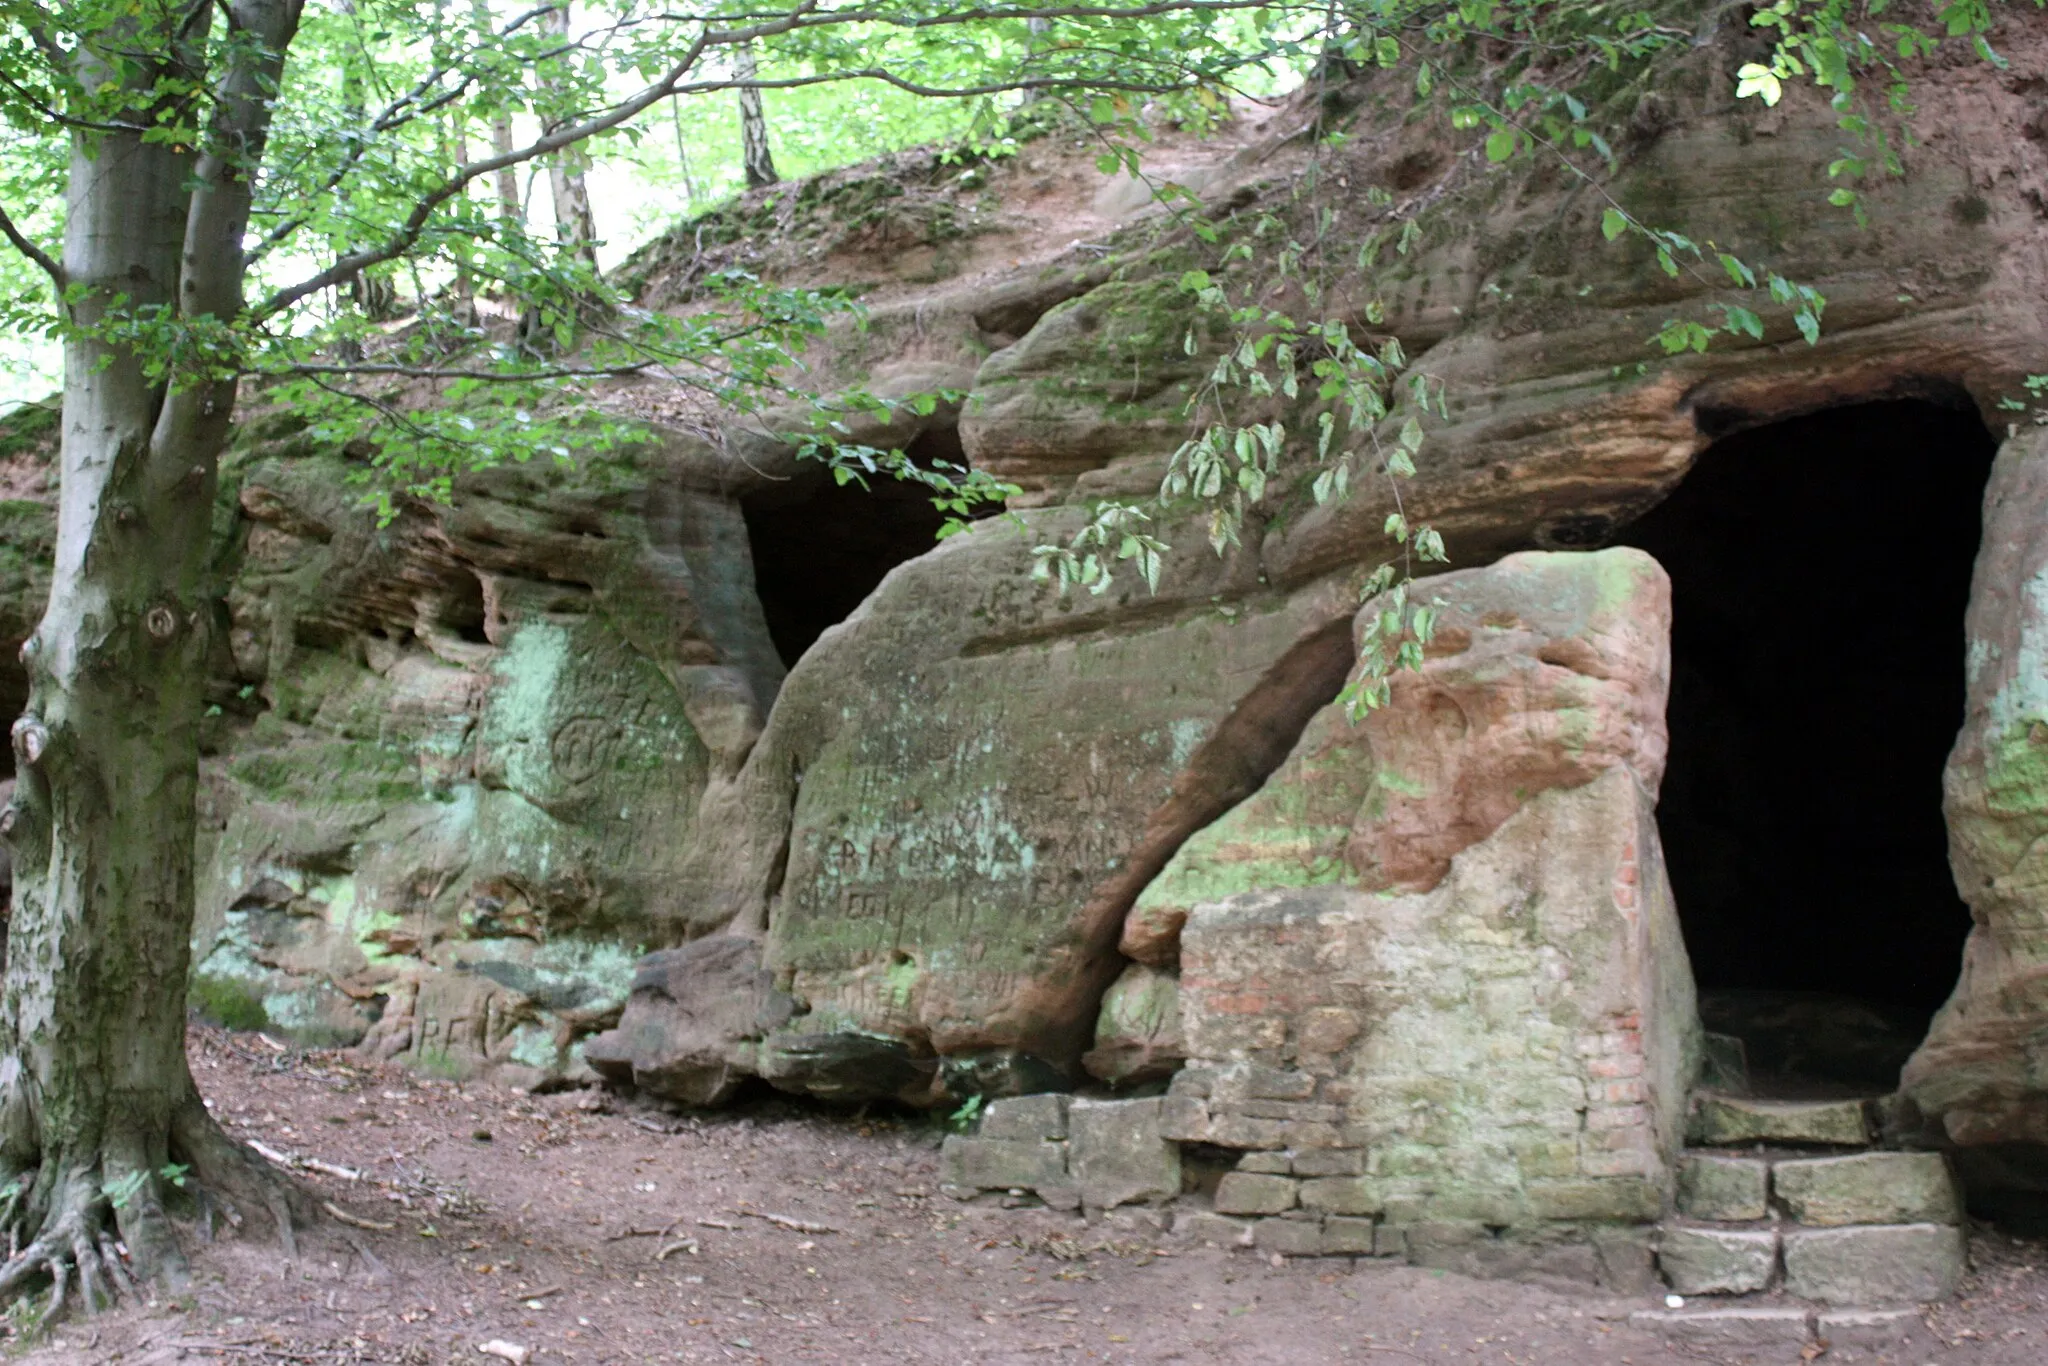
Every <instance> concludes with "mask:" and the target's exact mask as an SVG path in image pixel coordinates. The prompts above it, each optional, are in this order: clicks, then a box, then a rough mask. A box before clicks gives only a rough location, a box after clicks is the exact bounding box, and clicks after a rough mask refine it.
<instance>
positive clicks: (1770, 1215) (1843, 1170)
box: [1634, 1091, 1966, 1347]
mask: <svg viewBox="0 0 2048 1366" xmlns="http://www.w3.org/2000/svg"><path fill="white" fill-rule="evenodd" d="M1879 1104H1880V1102H1879V1101H1878V1100H1876V1099H1874V1098H1871V1099H1840V1100H1773V1099H1763V1098H1755V1097H1750V1096H1745V1095H1738V1094H1732V1093H1727V1092H1712V1091H1710V1092H1703V1093H1700V1094H1697V1095H1695V1097H1694V1100H1693V1106H1692V1111H1691V1129H1690V1133H1689V1143H1688V1146H1687V1148H1686V1151H1685V1153H1684V1155H1683V1157H1682V1158H1681V1160H1680V1166H1679V1172H1678V1198H1677V1212H1676V1213H1675V1215H1674V1216H1673V1217H1671V1218H1669V1219H1667V1220H1665V1222H1664V1225H1663V1227H1662V1229H1661V1230H1660V1234H1659V1240H1658V1241H1659V1248H1658V1254H1657V1261H1658V1267H1659V1270H1660V1271H1661V1272H1662V1274H1663V1276H1664V1279H1665V1281H1666V1282H1667V1283H1668V1284H1669V1285H1670V1287H1671V1289H1672V1290H1673V1291H1674V1292H1675V1293H1676V1294H1677V1295H1678V1296H1682V1297H1684V1298H1685V1299H1686V1300H1687V1301H1688V1302H1687V1303H1686V1304H1684V1305H1683V1306H1682V1307H1672V1308H1669V1309H1664V1310H1650V1311H1644V1312H1643V1313H1640V1314H1637V1315H1635V1316H1634V1317H1635V1319H1636V1321H1637V1322H1638V1323H1640V1324H1642V1325H1643V1326H1645V1327H1655V1328H1659V1329H1661V1330H1663V1331H1664V1332H1666V1333H1668V1334H1670V1335H1672V1336H1676V1337H1681V1338H1687V1339H1691V1340H1694V1341H1702V1342H1711V1343H1716V1344H1719V1345H1724V1346H1736V1345H1743V1346H1750V1347H1765V1346H1774V1345H1779V1344H1786V1345H1789V1344H1792V1343H1795V1342H1807V1341H1811V1340H1814V1339H1816V1338H1819V1339H1828V1340H1829V1341H1831V1342H1840V1341H1844V1340H1847V1341H1859V1340H1860V1341H1864V1342H1867V1343H1870V1344H1872V1345H1876V1344H1877V1343H1878V1342H1881V1341H1885V1340H1896V1339H1897V1338H1898V1337H1900V1336H1902V1335H1904V1334H1906V1333H1908V1332H1910V1330H1911V1329H1912V1327H1913V1326H1914V1325H1915V1324H1917V1322H1918V1317H1919V1316H1918V1313H1917V1310H1916V1309H1915V1308H1914V1306H1917V1305H1920V1304H1923V1303H1926V1302H1928V1301H1932V1300H1941V1299H1946V1298H1947V1297H1949V1296H1950V1295H1952V1294H1954V1293H1955V1290H1956V1287H1957V1285H1958V1283H1959V1282H1960V1281H1961V1279H1962V1275H1963V1272H1964V1269H1965V1255H1966V1248H1965V1240H1964V1232H1963V1227H1962V1219H1963V1204H1962V1195H1961V1192H1960V1190H1959V1189H1958V1187H1957V1185H1956V1181H1955V1177H1954V1174H1953V1173H1952V1172H1951V1171H1950V1170H1949V1167H1948V1162H1947V1160H1946V1159H1945V1158H1944V1157H1942V1155H1941V1154H1939V1153H1931V1152H1904V1151H1897V1150H1890V1149H1885V1148H1881V1147H1879V1146H1877V1144H1876V1141H1875V1130H1876V1127H1877V1126H1876V1124H1875V1123H1874V1121H1875V1119H1876V1115H1877V1106H1878V1105H1879ZM1696 1297H1699V1298H1696Z"/></svg>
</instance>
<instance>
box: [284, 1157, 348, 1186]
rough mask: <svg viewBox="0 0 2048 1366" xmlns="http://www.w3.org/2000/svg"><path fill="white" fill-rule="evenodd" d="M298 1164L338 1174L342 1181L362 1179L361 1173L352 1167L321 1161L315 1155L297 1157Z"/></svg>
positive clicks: (334, 1174)
mask: <svg viewBox="0 0 2048 1366" xmlns="http://www.w3.org/2000/svg"><path fill="white" fill-rule="evenodd" d="M299 1165H300V1166H301V1167H304V1168H306V1169H307V1170H308V1171H316V1172H325V1173H326V1174H327V1175H329V1176H338V1177H340V1178H341V1179H342V1180H344V1181H360V1180H362V1179H363V1174H362V1173H361V1172H359V1171H357V1170H355V1169H354V1168H353V1167H337V1166H336V1165H334V1163H332V1162H322V1161H321V1160H320V1159H319V1158H317V1157H302V1158H300V1159H299Z"/></svg>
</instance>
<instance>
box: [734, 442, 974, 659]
mask: <svg viewBox="0 0 2048 1366" xmlns="http://www.w3.org/2000/svg"><path fill="white" fill-rule="evenodd" d="M904 454H906V455H908V456H909V457H910V458H911V459H912V460H913V461H915V462H917V463H920V464H930V463H932V462H935V461H944V462H946V463H947V464H950V465H953V466H956V467H958V466H963V465H965V463H966V457H965V456H964V455H963V454H962V452H961V448H960V437H959V434H958V433H957V432H956V431H954V430H953V429H952V428H934V429H932V430H929V431H926V432H925V433H923V434H922V435H920V436H919V437H918V438H917V439H916V440H915V441H912V442H911V443H910V444H909V445H908V446H906V447H905V448H904ZM740 508H741V511H742V513H743V514H744V516H745V517H746V522H747V539H748V541H749V542H750V543H751V545H752V548H753V559H754V586H755V591H756V592H757V593H759V595H760V599H761V611H762V614H763V615H764V616H765V617H766V618H767V621H768V635H769V637H770V638H771V639H772V640H773V641H774V642H775V651H776V653H777V654H779V655H780V656H781V657H782V662H783V663H784V664H785V665H786V666H789V667H792V668H793V667H795V665H796V662H797V660H798V659H799V658H800V657H801V656H802V655H803V653H804V651H806V650H808V649H810V648H811V646H812V645H813V644H815V643H816V642H817V639H818V637H819V636H821V635H823V634H824V633H825V630H826V628H827V627H830V626H834V625H837V624H838V623H839V622H842V621H844V620H846V618H847V617H848V616H850V615H852V613H853V609H854V608H856V607H858V606H860V605H861V603H862V602H864V601H865V600H866V599H867V596H868V594H870V593H872V592H874V591H875V588H876V586H877V585H879V584H880V583H881V582H882V579H883V577H884V576H885V575H887V574H888V572H889V571H890V570H892V569H894V568H895V567H896V566H897V565H899V564H902V563H903V562H904V561H905V560H909V559H915V558H916V557H917V556H919V555H922V554H924V553H925V552H926V551H928V550H930V549H931V548H932V547H933V546H934V545H936V544H937V543H938V534H939V528H940V527H941V526H943V525H944V524H945V521H946V516H945V514H944V513H942V512H940V511H939V510H938V509H937V508H936V507H934V506H932V494H931V490H930V489H928V488H925V487H924V486H923V485H921V484H917V483H912V482H907V481H903V480H898V479H893V478H890V477H889V476H887V475H879V476H872V477H870V478H869V479H868V481H867V487H865V488H863V487H861V485H860V484H858V483H848V484H839V483H836V482H835V481H834V480H833V478H832V475H831V472H830V471H829V470H827V469H825V468H824V467H823V466H818V467H816V468H813V469H808V470H806V471H805V472H804V474H803V476H802V477H801V478H799V479H795V480H791V481H789V482H787V483H781V484H774V485H770V486H769V487H767V488H764V489H760V490H757V491H756V492H753V493H750V494H748V495H747V496H746V497H744V498H742V499H741V500H740Z"/></svg>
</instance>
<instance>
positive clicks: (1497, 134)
mask: <svg viewBox="0 0 2048 1366" xmlns="http://www.w3.org/2000/svg"><path fill="white" fill-rule="evenodd" d="M1514 154H1515V130H1514V129H1512V128H1496V129H1494V130H1493V132H1492V133H1490V134H1488V135H1487V139H1486V159H1487V160H1488V161H1493V162H1501V161H1506V160H1507V159H1508V158H1509V157H1511V156H1513V155H1514Z"/></svg>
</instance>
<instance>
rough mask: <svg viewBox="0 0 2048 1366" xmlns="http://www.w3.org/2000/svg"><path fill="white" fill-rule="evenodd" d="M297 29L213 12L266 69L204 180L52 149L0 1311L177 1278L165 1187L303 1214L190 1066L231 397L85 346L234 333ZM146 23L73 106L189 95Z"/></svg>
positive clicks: (10, 978)
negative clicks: (52, 257)
mask: <svg viewBox="0 0 2048 1366" xmlns="http://www.w3.org/2000/svg"><path fill="white" fill-rule="evenodd" d="M301 3H302V0H230V3H228V4H225V5H223V6H221V7H220V9H221V12H222V13H224V14H225V16H226V18H227V21H228V23H229V24H230V25H231V26H233V27H235V28H237V29H240V30H242V31H243V32H245V33H247V34H248V35H251V36H252V37H253V38H255V39H257V40H258V43H257V44H256V45H237V48H236V52H237V53H238V55H237V56H236V57H235V58H233V60H234V61H235V62H236V65H235V66H234V67H232V68H231V69H229V70H227V71H225V72H223V73H221V74H220V76H219V78H218V80H217V82H216V95H217V98H216V104H215V109H214V114H213V119H212V122H211V124H210V126H209V129H208V133H207V141H206V144H205V145H204V147H203V148H202V149H201V151H200V153H199V154H198V155H197V156H194V155H193V154H191V153H189V152H186V151H184V150H183V149H181V148H176V147H173V146H170V145H168V144H166V143H164V142H155V143H150V142H145V141H144V140H143V139H142V138H141V137H139V136H136V135H132V134H123V133H107V134H101V135H97V136H96V137H94V138H93V139H92V140H90V141H87V140H84V139H80V140H78V141H77V142H76V143H75V144H74V147H73V150H72V157H71V171H70V190H69V194H68V197H67V221H66V228H65V240H64V259H63V266H64V270H65V273H66V275H67V276H68V277H69V280H70V282H71V284H72V286H73V288H74V290H75V291H79V293H78V297H77V302H76V303H75V304H74V307H73V318H74V320H75V321H76V322H77V323H78V324H80V325H81V328H82V333H81V334H78V335H74V336H73V337H72V339H71V340H69V341H68V342H67V344H66V354H65V391H64V415H63V452H62V465H61V469H62V486H61V491H60V495H59V502H58V517H57V549H56V563H55V570H54V575H53V579H52V584H51V590H50V605H49V609H48V611H47V613H46V615H45V616H44V618H43V620H42V623H41V624H40V625H39V626H38V628H37V629H36V632H35V634H34V635H33V636H32V637H31V638H30V639H29V641H28V643H27V644H26V645H25V646H24V647H23V651H22V653H23V657H24V662H25V663H26V665H27V668H28V673H29V678H30V684H31V690H30V695H29V704H28V711H27V713H26V714H25V715H23V716H22V717H21V719H20V720H18V721H17V722H15V724H14V728H13V733H12V738H13V744H14V750H15V756H16V762H17V769H18V774H19V781H18V783H17V786H16V789H15V796H14V801H13V803H12V805H11V806H10V807H9V808H8V809H7V811H6V812H5V814H4V815H0V831H4V833H5V834H6V836H7V838H8V840H9V841H10V843H11V844H12V846H13V852H14V858H15V869H16V872H15V908H14V914H13V919H12V925H11V933H10V937H9V943H8V952H7V964H6V975H5V992H4V1008H0V1178H4V1185H0V1226H4V1227H5V1228H6V1230H7V1232H8V1234H9V1236H10V1238H11V1239H12V1240H14V1244H15V1245H18V1246H19V1247H20V1250H19V1251H18V1252H15V1253H14V1255H12V1256H10V1258H9V1259H8V1260H7V1262H6V1263H5V1264H4V1266H0V1292H5V1291H9V1290H13V1289H16V1288H18V1287H20V1286H22V1285H23V1284H24V1283H26V1282H27V1281H28V1280H30V1279H31V1278H33V1277H37V1276H42V1275H48V1276H49V1277H50V1278H51V1280H52V1282H53V1291H52V1296H51V1300H50V1305H51V1308H52V1309H55V1308H56V1307H58V1306H60V1305H61V1304H62V1303H63V1300H64V1296H65V1294H66V1290H67V1286H68V1285H69V1284H71V1283H72V1282H73V1281H74V1279H75V1281H76V1283H77V1284H78V1287H79V1289H80V1291H81V1293H82V1294H83V1295H84V1297H85V1298H86V1301H87V1304H88V1306H89V1307H90V1305H91V1304H92V1303H93V1302H94V1301H95V1300H96V1299H100V1298H107V1297H110V1296H111V1295H112V1294H113V1293H114V1292H115V1291H117V1290H118V1289H120V1288H121V1287H123V1286H124V1285H126V1284H127V1283H128V1277H129V1274H130V1273H129V1270H128V1267H127V1265H126V1264H125V1262H124V1259H123V1258H122V1257H121V1256H120V1255H119V1253H118V1251H117V1249H116V1248H115V1246H114V1239H113V1235H114V1233H115V1231H116V1230H118V1232H119V1235H120V1237H121V1239H122V1240H123V1241H125V1242H126V1244H127V1247H128V1250H129V1253H130V1256H131V1257H132V1259H133V1264H134V1270H135V1271H136V1272H138V1273H140V1274H143V1275H151V1274H157V1273H163V1272H171V1273H173V1274H175V1273H177V1271H178V1270H179V1267H180V1261H179V1257H178V1251H177V1244H176V1241H175V1238H174V1237H173V1235H172V1234H171V1231H170V1228H169V1225H168V1223H167V1221H166V1220H165V1218H164V1199H165V1195H166V1190H165V1182H166V1174H167V1172H169V1173H175V1174H178V1176H179V1179H180V1180H190V1181H193V1182H196V1183H197V1184H198V1186H199V1187H200V1188H201V1189H203V1190H205V1191H207V1192H208V1193H209V1195H210V1197H212V1198H217V1199H225V1200H227V1201H229V1202H230V1203H231V1207H232V1202H242V1203H245V1204H253V1205H254V1206H255V1207H257V1208H259V1209H267V1210H268V1211H269V1212H270V1213H271V1215H272V1216H273V1217H274V1218H275V1219H276V1220H277V1222H278V1225H279V1227H280V1231H281V1233H282V1234H283V1236H284V1237H285V1239H286V1242H287V1246H289V1245H290V1230H291V1225H292V1222H293V1220H294V1219H295V1218H303V1217H304V1216H305V1215H306V1214H307V1213H309V1212H310V1204H309V1202H308V1201H307V1198H306V1197H305V1196H304V1194H303V1193H302V1192H299V1191H298V1190H297V1188H296V1187H295V1186H293V1185H292V1184H291V1183H289V1182H287V1181H285V1180H283V1179H282V1178H281V1177H280V1176H278V1175H277V1174H276V1173H274V1172H273V1171H272V1169H270V1168H269V1167H268V1166H267V1165H266V1164H263V1163H261V1162H260V1161H258V1160H257V1159H256V1158H254V1157H252V1156H250V1155H249V1154H248V1153H247V1152H246V1151H245V1150H244V1149H242V1148H241V1147H240V1145H238V1144H236V1143H234V1142H233V1141H232V1140H230V1139H229V1138H227V1137H226V1135H224V1134H223V1133H222V1132H221V1131H220V1129H219V1128H218V1127H217V1126H216V1125H215V1124H214V1122H213V1120H212V1118H211V1117H210V1116H209V1115H208V1114H207V1111H206V1108H205V1106H204V1105H203V1104H202V1103H201V1101H200V1099H199V1095H198V1091H197V1089H196V1088H195V1087H194V1085H193V1082H192V1077H191V1073H190V1071H189V1070H188V1068H187V1066H186V1061H185V1047H184V1043H185V978H186V970H187V967H188V959H189V956H190V942H191V932H192V910H193V864H192V860H193V824H194V814H193V813H194V796H195V790H196V785H197V781H198V725H199V718H200V710H201V688H202V684H203V680H204V676H205V660H206V657H207V647H208V630H209V626H210V623H211V621H212V598H213V595H214V586H213V585H212V584H211V583H210V582H209V581H208V577H207V561H208V543H209V539H210V535H211V527H212V513H213V501H214V491H215V472H216V467H217V461H218V456H219V454H220V451H221V448H222V446H223V445H224V444H225V442H226V439H227V434H228V421H229V416H230V413H231V411H232V409H233V406H234V399H235V384H234V381H233V380H225V381H222V380H212V381H197V380H188V381H187V382H186V383H184V384H182V385H181V384H177V383H168V384H167V383H165V382H164V381H163V380H162V379H161V378H160V377H154V376H152V375H151V374H150V373H148V372H147V370H146V368H145V365H144V363H143V358H142V357H141V356H140V355H138V354H137V353H136V352H135V351H134V350H132V349H130V348H129V347H128V346H126V345H124V344H121V343H119V342H116V341H109V340H105V339H101V338H96V337H94V336H93V335H91V329H92V327H93V325H94V324H95V323H97V322H99V321H101V320H102V319H103V318H105V317H106V316H107V314H108V312H109V310H110V309H111V308H112V307H114V306H115V300H116V299H117V298H125V300H126V301H127V304H126V306H127V307H130V308H133V307H136V306H146V305H164V306H169V307H173V308H175V310H176V311H177V313H178V314H179V315H180V316H181V317H183V318H185V319H197V318H204V317H208V316H211V317H213V318H218V319H226V318H230V317H232V316H233V315H234V314H235V313H236V312H237V311H239V309H240V307H241V288H242V272H243V262H242V239H243V234H244V231H245V229H246V227H247V224H248V215H249V174H250V172H251V170H252V168H253V164H254V163H255V161H256V160H257V159H259V158H260V156H261V152H262V145H263V139H264V135H265V133H266V132H267V131H268V125H269V119H270V114H269V96H270V93H271V92H272V91H273V90H274V89H275V85H276V80H277V76H278V73H279V71H280V70H281V68H282V65H283V52H284V49H285V47H286V45H287V44H288V43H289V42H290V40H291V38H292V35H293V33H294V32H295V30H296V27H297V23H298V18H299V10H300V5H301ZM157 22H165V21H161V20H158V21H157ZM143 23H144V21H142V20H138V21H137V27H138V31H137V32H135V33H133V34H130V35H118V36H117V37H118V38H119V39H121V40H125V41H122V42H121V45H122V46H123V47H125V48H127V49H128V50H129V51H139V52H143V53H147V54H149V55H150V56H151V58H152V59H153V61H152V62H150V63H138V64H136V65H135V66H134V67H132V68H130V69H129V70H127V71H126V72H124V73H116V72H114V71H113V70H112V69H111V68H109V67H106V66H102V65H98V64H97V63H96V61H95V59H94V58H93V57H92V56H91V55H90V54H89V53H83V54H80V55H79V56H78V57H77V60H78V61H79V62H80V63H81V66H82V67H83V68H84V70H82V71H81V74H82V75H84V76H85V77H86V78H87V81H88V83H91V82H96V81H102V80H113V79H124V80H127V81H129V82H131V83H134V84H133V88H137V89H144V88H149V84H150V83H151V82H153V81H155V80H157V78H158V77H160V76H163V75H177V76H183V77H192V76H197V75H201V74H203V73H202V72H201V71H200V70H199V64H200V62H201V61H202V60H203V40H204V38H205V32H204V26H203V25H199V26H197V27H198V30H199V31H198V32H196V33H195V32H192V31H190V30H189V29H188V30H187V31H185V32H184V33H182V34H177V35H174V34H173V33H172V32H171V31H170V30H169V29H168V28H164V29H157V30H154V31H151V30H149V29H146V28H144V27H142V25H143ZM173 1163H175V1164H178V1167H172V1166H171V1165H170V1164H173ZM179 1168H183V1169H186V1170H187V1171H189V1177H186V1176H185V1175H183V1173H181V1172H179ZM10 1250H12V1248H10Z"/></svg>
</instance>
